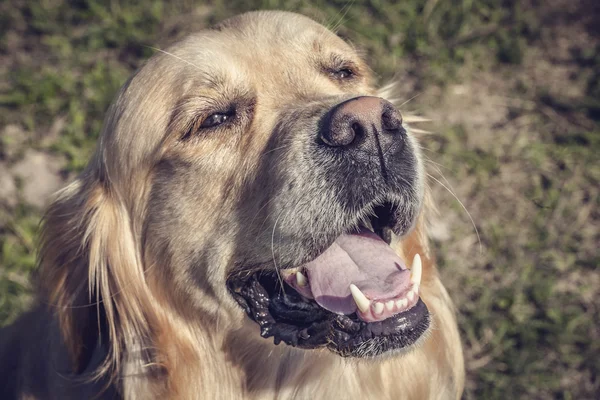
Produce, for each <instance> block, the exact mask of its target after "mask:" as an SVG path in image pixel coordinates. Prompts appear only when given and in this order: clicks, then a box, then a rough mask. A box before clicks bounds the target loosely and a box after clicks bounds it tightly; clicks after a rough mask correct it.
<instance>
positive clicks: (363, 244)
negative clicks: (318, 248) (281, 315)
mask: <svg viewBox="0 0 600 400" xmlns="http://www.w3.org/2000/svg"><path fill="white" fill-rule="evenodd" d="M304 267H305V268H306V270H307V272H308V280H309V282H310V289H311V291H312V294H313V296H314V298H315V301H316V302H317V303H319V305H320V306H321V307H323V308H325V309H327V310H329V311H331V312H334V313H337V314H352V313H353V312H355V311H356V303H355V302H354V300H353V299H352V295H351V293H350V284H351V283H353V284H355V285H356V286H357V287H358V288H359V289H360V290H361V291H362V292H363V293H364V294H365V295H366V296H367V297H368V298H369V299H371V300H385V299H391V298H394V297H397V296H398V295H399V294H401V293H403V292H405V291H407V290H408V288H409V286H410V271H409V270H407V269H406V266H405V265H404V262H403V261H402V260H401V259H400V257H398V255H397V254H396V253H395V252H394V250H392V248H391V247H390V246H389V245H388V244H387V243H385V242H384V241H383V240H381V238H380V237H379V236H377V235H376V234H374V233H373V232H371V231H368V230H366V229H363V230H362V231H361V232H360V233H357V234H345V235H342V236H340V237H339V238H337V240H336V241H335V242H333V244H332V245H331V246H330V247H329V248H328V249H327V250H325V252H324V253H323V254H321V255H320V256H319V257H317V258H316V259H314V260H313V261H311V262H309V263H308V264H305V265H304Z"/></svg>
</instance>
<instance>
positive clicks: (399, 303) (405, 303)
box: [396, 299, 408, 309]
mask: <svg viewBox="0 0 600 400" xmlns="http://www.w3.org/2000/svg"><path fill="white" fill-rule="evenodd" d="M406 306H408V300H406V299H400V300H396V307H398V308H399V309H403V308H406Z"/></svg>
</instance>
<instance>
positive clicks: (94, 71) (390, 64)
mask: <svg viewBox="0 0 600 400" xmlns="http://www.w3.org/2000/svg"><path fill="white" fill-rule="evenodd" d="M563 3H564V2H561V0H550V1H547V2H543V3H541V4H542V5H541V6H538V7H536V8H534V7H533V6H532V5H531V4H533V2H527V1H510V0H509V1H501V0H462V1H447V0H446V1H444V0H437V1H436V0H427V1H425V0H421V1H419V0H406V1H402V2H394V1H391V0H371V1H354V2H347V1H330V2H325V1H313V2H308V1H301V0H283V1H275V0H270V1H241V0H234V1H229V2H225V1H224V0H215V1H209V2H204V3H200V2H194V1H191V0H176V1H173V2H166V1H164V2H163V1H158V0H150V1H145V2H125V1H111V2H101V1H94V0H87V1H78V2H66V1H64V0H54V1H50V0H42V1H39V2H27V1H24V0H9V1H6V2H4V3H2V4H0V27H1V28H0V60H1V62H0V107H1V111H0V132H2V137H0V139H1V140H0V173H2V171H3V170H4V171H6V170H9V169H10V168H11V166H12V165H14V164H15V163H17V162H18V161H19V160H20V159H22V157H23V155H24V153H25V152H26V151H28V150H30V149H35V150H39V151H42V152H45V153H48V154H54V155H60V156H61V157H63V159H64V165H63V173H64V176H65V177H67V179H68V178H69V177H72V176H73V174H75V173H76V172H78V171H80V170H81V169H82V168H83V167H84V166H85V164H86V162H87V160H88V158H89V156H90V154H91V152H92V149H93V147H94V144H95V140H96V139H97V135H98V133H99V131H100V127H101V124H102V118H103V115H104V112H105V110H106V108H107V106H108V103H109V102H110V100H111V99H112V97H113V96H114V94H115V92H116V90H117V89H118V88H119V86H120V85H121V84H123V83H124V81H125V80H126V78H127V77H128V76H129V75H130V74H131V73H132V72H133V71H134V70H135V68H137V67H138V66H140V65H141V63H143V61H144V60H145V59H147V58H148V57H149V56H150V55H151V54H152V50H151V48H150V46H155V45H157V44H158V45H160V44H161V43H164V42H166V41H168V40H171V39H173V38H176V37H179V36H181V35H182V34H183V32H184V31H185V29H183V28H182V27H183V26H188V25H189V26H191V27H193V28H202V27H204V26H206V25H208V24H210V23H213V22H216V21H218V20H220V19H222V18H225V17H227V16H230V15H233V14H236V13H239V12H242V11H247V10H251V9H259V8H278V9H285V10H290V11H297V12H302V13H304V14H306V15H309V16H311V17H313V18H315V19H317V20H318V21H320V22H322V23H324V24H326V25H328V26H330V27H335V28H337V30H338V33H339V34H340V35H342V36H343V37H345V38H347V39H348V40H350V41H351V42H353V43H354V44H355V45H356V46H357V47H359V48H360V49H361V50H362V51H363V52H364V55H365V58H366V59H367V60H368V61H369V63H370V65H371V66H372V67H373V68H374V70H375V71H376V73H377V74H378V75H379V77H380V78H381V81H382V82H385V81H387V80H389V79H392V78H396V79H398V80H399V81H400V82H401V85H400V90H401V94H402V95H403V96H405V98H406V99H407V100H408V99H411V98H413V97H415V96H417V97H415V98H414V100H411V101H410V102H409V103H408V104H407V105H406V108H408V109H411V110H414V111H417V112H420V113H422V114H424V115H426V116H429V117H431V118H432V119H434V121H433V122H432V123H431V124H429V125H428V126H426V127H425V128H427V129H429V130H431V131H433V132H435V134H433V135H428V136H426V137H425V138H424V141H423V144H424V147H425V149H426V150H425V154H426V155H427V157H428V158H429V159H430V160H431V161H432V163H431V165H430V166H431V167H432V175H433V177H434V178H436V179H438V180H439V181H440V182H441V183H442V184H443V185H444V186H446V187H447V188H448V189H450V190H452V191H453V192H454V193H455V194H456V196H457V197H458V198H459V199H460V201H461V202H462V203H463V204H464V206H465V207H466V209H467V210H468V212H469V213H470V215H471V217H472V219H473V221H474V222H473V224H472V223H471V220H470V218H469V216H468V215H467V213H466V212H465V211H464V210H463V208H462V206H461V205H460V204H459V202H458V201H457V200H456V199H455V198H454V196H453V195H451V194H450V193H449V191H448V190H446V189H445V188H444V187H443V186H442V185H441V184H439V183H437V182H435V181H434V180H432V182H431V186H432V190H433V193H434V196H435V198H436V201H437V202H438V204H439V208H440V216H439V221H438V228H439V229H442V231H443V232H445V233H441V234H440V233H437V234H436V232H438V231H439V229H434V230H433V232H434V235H433V236H434V244H435V246H436V249H437V254H438V257H439V264H440V269H441V271H442V275H443V277H444V281H445V283H446V284H447V286H448V289H449V291H450V293H451V295H452V297H453V298H454V299H455V301H456V303H457V306H458V309H459V323H460V328H461V332H462V335H463V342H464V347H465V354H466V358H467V368H468V382H467V390H466V394H465V397H466V398H468V399H475V398H477V399H512V398H539V399H547V398H561V399H592V398H597V394H598V393H600V381H599V378H598V374H599V370H600V368H599V363H598V360H599V359H600V344H599V343H600V327H599V322H598V321H599V320H600V319H599V315H600V313H599V305H598V301H597V299H598V298H599V296H600V271H599V269H598V266H599V264H600V256H599V255H598V245H599V244H600V221H599V219H600V214H599V211H598V210H599V206H600V197H599V187H600V165H599V163H598V154H600V84H599V82H600V72H599V71H600V56H599V54H600V40H598V39H599V38H598V34H597V32H596V31H595V28H594V19H593V18H594V17H593V15H594V14H593V10H592V8H593V4H592V3H591V2H587V3H586V2H581V3H578V2H575V3H569V4H575V6H573V7H570V8H565V7H563V5H564V4H563ZM565 4H566V3H565ZM590 4H592V5H590ZM573 21H575V22H573ZM7 126H12V127H15V126H16V127H18V128H19V129H20V130H21V131H22V135H17V136H14V135H12V136H11V135H8V134H6V132H7V130H6V129H5V127H7ZM25 183H26V182H18V181H17V187H18V190H17V192H16V194H15V195H14V196H13V198H12V201H7V200H6V199H4V200H0V325H2V324H6V323H9V322H10V321H12V320H13V319H14V318H15V317H16V316H17V315H18V313H20V312H22V311H23V310H24V309H25V308H26V307H27V305H28V304H29V301H30V298H31V293H32V285H31V284H30V283H29V279H28V278H29V276H30V274H31V273H32V271H33V270H34V269H35V247H36V237H37V230H38V223H39V219H40V218H41V215H42V210H40V209H37V208H35V207H34V206H31V205H28V204H27V201H26V200H27V199H26V198H25V196H24V194H23V190H22V186H23V185H24V184H25ZM0 199H2V197H1V196H0ZM440 227H441V228H440ZM475 228H477V230H478V232H479V236H480V238H479V239H478V238H477V235H476V234H475Z"/></svg>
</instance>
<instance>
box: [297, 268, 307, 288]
mask: <svg viewBox="0 0 600 400" xmlns="http://www.w3.org/2000/svg"><path fill="white" fill-rule="evenodd" d="M296 283H297V284H298V286H306V277H305V276H304V274H303V273H302V272H300V271H298V272H296Z"/></svg>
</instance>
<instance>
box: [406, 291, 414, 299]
mask: <svg viewBox="0 0 600 400" xmlns="http://www.w3.org/2000/svg"><path fill="white" fill-rule="evenodd" d="M406 297H407V298H408V300H409V301H413V300H414V298H415V292H413V291H412V290H411V291H410V292H408V294H407V295H406Z"/></svg>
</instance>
